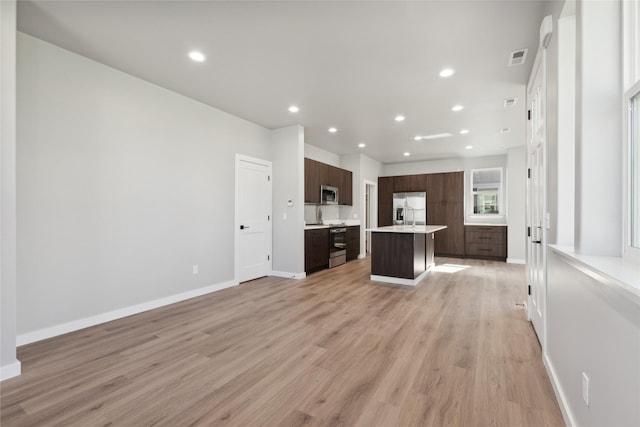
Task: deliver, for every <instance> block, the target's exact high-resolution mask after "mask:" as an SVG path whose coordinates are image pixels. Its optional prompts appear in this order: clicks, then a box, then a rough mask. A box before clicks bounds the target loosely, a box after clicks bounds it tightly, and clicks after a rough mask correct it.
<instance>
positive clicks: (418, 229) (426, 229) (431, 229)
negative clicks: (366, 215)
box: [366, 225, 447, 234]
mask: <svg viewBox="0 0 640 427" xmlns="http://www.w3.org/2000/svg"><path fill="white" fill-rule="evenodd" d="M445 228H447V226H446V225H388V226H386V227H375V228H367V230H366V231H373V232H377V233H412V234H415V233H418V234H431V233H435V232H436V231H440V230H444V229H445Z"/></svg>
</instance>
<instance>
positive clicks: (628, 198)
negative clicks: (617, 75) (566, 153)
mask: <svg viewBox="0 0 640 427" xmlns="http://www.w3.org/2000/svg"><path fill="white" fill-rule="evenodd" d="M623 40H624V50H623V52H624V55H623V57H624V61H623V65H624V88H625V91H624V101H625V105H626V107H627V108H628V110H627V111H628V112H627V115H626V120H625V121H626V125H625V156H624V170H625V174H624V175H625V183H626V185H625V187H626V191H625V209H624V211H625V218H626V221H625V224H624V240H623V241H624V255H625V257H630V258H631V259H635V260H640V54H639V52H638V48H639V47H640V5H639V4H638V2H623Z"/></svg>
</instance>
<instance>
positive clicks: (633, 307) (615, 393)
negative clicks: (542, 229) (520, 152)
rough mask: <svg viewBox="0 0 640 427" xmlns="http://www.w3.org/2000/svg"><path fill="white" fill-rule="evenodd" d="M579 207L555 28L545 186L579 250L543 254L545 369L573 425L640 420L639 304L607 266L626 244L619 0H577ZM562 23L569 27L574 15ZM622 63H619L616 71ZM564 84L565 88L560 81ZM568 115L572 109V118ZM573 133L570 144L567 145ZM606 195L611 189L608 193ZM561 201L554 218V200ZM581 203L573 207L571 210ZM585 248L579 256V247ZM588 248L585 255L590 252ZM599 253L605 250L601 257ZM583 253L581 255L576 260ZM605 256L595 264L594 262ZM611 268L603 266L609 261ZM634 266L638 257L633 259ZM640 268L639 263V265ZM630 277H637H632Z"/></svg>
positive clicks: (555, 231)
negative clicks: (585, 384)
mask: <svg viewBox="0 0 640 427" xmlns="http://www.w3.org/2000/svg"><path fill="white" fill-rule="evenodd" d="M562 6H563V4H562V3H556V2H549V3H548V4H547V13H548V14H552V15H553V18H554V28H558V19H559V17H560V16H561V9H562ZM576 6H577V7H576V12H577V13H576V15H575V27H576V74H577V75H576V85H575V105H576V109H575V119H576V128H575V150H576V151H575V172H576V175H575V186H576V187H575V197H576V199H575V205H574V206H571V203H570V201H567V200H566V198H569V197H571V186H570V185H571V184H570V180H569V179H566V177H565V176H564V174H565V173H566V171H570V170H571V169H572V166H571V165H570V164H569V165H567V163H570V162H571V152H570V148H571V144H570V139H571V132H566V130H567V129H564V128H563V124H564V123H565V120H566V121H570V120H571V119H570V117H571V116H570V114H571V111H570V106H568V107H569V108H567V105H566V102H568V101H570V98H571V96H572V95H571V92H572V89H574V88H572V87H567V85H569V86H571V85H572V83H571V80H572V79H571V78H570V76H569V75H567V74H566V73H570V72H571V71H570V68H568V69H567V68H563V61H564V60H565V59H566V56H565V54H563V55H562V56H560V54H561V53H562V52H563V51H565V52H566V49H565V48H567V46H565V45H564V44H563V43H564V41H567V39H564V41H563V39H562V36H563V33H562V30H563V29H562V28H560V33H559V35H560V37H558V34H557V33H556V34H554V35H553V36H552V38H551V42H550V45H549V48H548V49H549V55H548V59H549V61H548V64H547V65H548V69H547V76H548V92H550V93H551V94H552V95H553V96H555V93H554V91H555V92H557V93H558V96H559V98H552V100H553V101H554V102H549V103H548V108H547V123H548V124H551V126H550V127H549V126H548V127H547V136H548V141H549V146H548V159H549V163H548V167H549V169H550V170H549V171H548V176H547V181H548V190H547V191H548V194H547V198H548V200H549V203H550V206H552V207H551V209H550V211H551V213H552V220H551V229H550V230H549V242H554V241H556V239H557V241H558V242H559V243H566V244H568V245H571V244H572V241H571V240H572V233H566V232H565V231H564V230H560V227H566V226H573V224H575V229H574V231H575V235H573V238H574V239H575V243H576V248H575V252H572V251H573V248H571V247H567V248H565V249H564V250H562V251H560V250H557V249H555V248H553V247H551V248H550V250H549V251H548V255H547V272H546V273H547V298H546V303H547V309H546V311H547V318H546V331H547V338H546V341H547V345H546V348H545V349H544V353H545V354H544V357H545V362H546V364H547V369H548V372H549V374H550V377H551V378H552V381H553V382H554V386H555V388H556V391H557V395H558V397H559V403H560V406H561V408H562V409H563V413H564V414H565V420H566V421H567V422H568V423H569V424H572V425H576V426H602V425H607V426H609V425H611V426H614V425H615V426H627V425H640V405H638V402H640V363H638V361H639V360H640V302H639V301H638V298H637V296H635V297H630V296H629V295H626V294H625V292H626V291H624V289H625V287H628V286H629V285H625V284H623V283H620V282H617V281H616V280H614V279H611V278H610V277H608V276H607V275H606V274H604V273H602V270H603V269H604V270H606V271H607V272H608V271H609V270H612V272H618V271H620V269H621V268H622V267H621V266H622V265H623V263H622V260H621V259H620V258H619V257H618V256H616V255H619V254H620V247H621V243H620V240H621V221H622V211H621V208H622V199H621V194H622V190H621V185H620V182H621V175H620V174H621V169H622V168H621V166H622V156H621V150H620V148H621V141H622V136H621V132H620V131H621V128H622V126H621V124H622V119H621V112H620V106H621V105H622V103H621V102H620V100H621V96H622V89H621V87H622V86H621V81H620V77H621V75H622V72H621V70H620V69H619V67H620V66H621V60H620V58H619V54H620V50H621V49H619V47H620V30H621V26H620V16H619V12H620V6H621V4H620V2H591V1H579V2H577V5H576ZM570 21H571V20H565V18H563V23H565V24H568V26H566V27H564V29H566V30H569V31H571V27H572V26H573V23H571V22H570ZM616 67H618V71H615V70H614V69H615V68H616ZM563 85H564V86H563ZM567 117H569V118H568V119H567ZM563 139H564V140H563ZM567 139H568V140H569V144H567V145H563V143H564V142H565V141H567ZM605 193H606V194H605ZM554 205H555V206H556V207H557V213H558V215H557V218H558V220H557V221H556V220H555V218H556V216H555V212H554V207H553V206H554ZM572 208H574V209H575V211H574V212H573V213H572V212H571V209H572ZM578 254H579V255H578ZM585 255H589V256H585ZM598 255H606V256H603V257H598ZM577 258H580V259H582V260H583V261H584V262H580V261H575V259H577ZM594 260H597V262H599V263H600V265H599V268H597V269H596V268H594V267H593V266H591V264H593V263H594ZM605 267H606V268H605ZM628 268H629V270H630V271H633V270H632V269H633V268H636V269H637V265H634V266H629V267H628ZM636 271H637V270H636ZM629 277H633V276H629ZM583 372H585V373H586V374H587V376H588V377H589V379H590V387H589V395H590V403H589V406H588V407H587V406H586V404H585V403H584V402H583V399H582V383H581V376H582V373H583Z"/></svg>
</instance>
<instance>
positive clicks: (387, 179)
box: [378, 176, 395, 227]
mask: <svg viewBox="0 0 640 427" xmlns="http://www.w3.org/2000/svg"><path fill="white" fill-rule="evenodd" d="M394 180H395V178H394V177H392V176H381V177H379V178H378V227H386V226H387V225H393V186H394Z"/></svg>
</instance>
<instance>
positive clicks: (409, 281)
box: [370, 267, 431, 286]
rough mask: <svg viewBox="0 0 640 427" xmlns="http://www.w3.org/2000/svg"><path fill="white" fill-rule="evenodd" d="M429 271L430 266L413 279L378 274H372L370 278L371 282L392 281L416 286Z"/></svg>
mask: <svg viewBox="0 0 640 427" xmlns="http://www.w3.org/2000/svg"><path fill="white" fill-rule="evenodd" d="M430 271H431V267H429V268H428V269H426V270H425V271H423V272H422V274H420V275H419V276H418V277H416V278H415V279H413V280H412V279H401V278H399V277H391V276H378V275H374V274H372V275H371V277H370V279H371V280H372V281H373V282H385V283H393V284H394V285H405V286H417V285H418V283H420V281H421V280H422V279H424V278H425V277H427V274H429V272H430Z"/></svg>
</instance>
